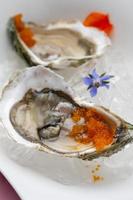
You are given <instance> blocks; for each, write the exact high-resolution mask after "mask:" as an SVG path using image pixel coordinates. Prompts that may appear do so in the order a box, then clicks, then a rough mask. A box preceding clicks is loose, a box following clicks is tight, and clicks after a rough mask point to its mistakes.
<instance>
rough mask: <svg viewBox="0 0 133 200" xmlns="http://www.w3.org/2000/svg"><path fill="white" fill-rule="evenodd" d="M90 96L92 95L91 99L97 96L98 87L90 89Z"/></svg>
mask: <svg viewBox="0 0 133 200" xmlns="http://www.w3.org/2000/svg"><path fill="white" fill-rule="evenodd" d="M90 95H91V97H94V96H96V95H97V88H96V87H92V88H91V89H90Z"/></svg>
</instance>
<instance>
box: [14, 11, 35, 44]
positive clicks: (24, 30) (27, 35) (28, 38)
mask: <svg viewBox="0 0 133 200" xmlns="http://www.w3.org/2000/svg"><path fill="white" fill-rule="evenodd" d="M13 20H14V23H15V26H16V29H17V31H18V32H19V34H20V37H21V39H22V40H23V42H24V43H25V44H26V45H27V46H28V47H33V46H34V45H35V43H36V41H35V40H34V39H33V36H34V35H33V32H32V30H31V29H30V28H28V27H26V26H25V24H24V22H23V21H22V14H18V15H16V16H14V17H13Z"/></svg>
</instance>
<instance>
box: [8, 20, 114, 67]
mask: <svg viewBox="0 0 133 200" xmlns="http://www.w3.org/2000/svg"><path fill="white" fill-rule="evenodd" d="M25 26H26V27H28V28H30V29H31V31H32V32H33V35H34V39H35V41H36V42H35V45H33V47H28V46H27V45H26V44H25V43H24V42H23V40H22V39H21V37H20V34H19V32H18V31H17V28H16V26H15V23H14V18H11V20H10V23H9V27H8V30H9V33H10V38H11V42H12V43H13V45H14V47H15V48H16V50H17V51H18V52H19V53H20V54H21V55H22V56H23V57H24V58H25V59H26V60H27V61H28V63H29V64H30V65H38V64H43V65H45V66H49V67H50V68H56V69H60V68H65V67H66V66H73V67H77V66H79V65H81V64H83V63H85V62H86V61H88V60H90V59H92V58H96V57H99V56H101V55H102V54H103V53H104V52H105V50H106V48H107V47H108V46H110V45H111V41H110V39H109V38H108V36H106V34H105V33H104V32H102V31H99V30H98V29H96V28H92V27H85V26H84V25H83V24H82V23H81V22H80V21H57V22H55V23H49V24H48V25H44V26H43V25H38V24H35V23H25Z"/></svg>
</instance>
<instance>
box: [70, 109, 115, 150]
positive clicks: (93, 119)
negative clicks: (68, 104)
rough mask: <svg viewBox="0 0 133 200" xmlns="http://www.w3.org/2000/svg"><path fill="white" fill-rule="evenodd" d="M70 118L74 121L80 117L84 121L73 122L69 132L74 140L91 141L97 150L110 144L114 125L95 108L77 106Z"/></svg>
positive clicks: (86, 142) (113, 133)
mask: <svg viewBox="0 0 133 200" xmlns="http://www.w3.org/2000/svg"><path fill="white" fill-rule="evenodd" d="M71 118H72V120H73V121H74V122H75V123H77V122H79V121H80V119H81V118H83V119H84V123H83V124H82V125H79V124H75V125H74V126H73V127H72V130H71V132H70V134H69V136H70V137H72V138H74V139H75V141H77V142H79V143H83V144H88V143H90V142H92V143H93V145H94V146H95V148H96V150H97V151H99V150H102V149H104V148H105V147H106V146H108V145H110V144H112V142H113V139H114V135H115V132H116V125H114V124H113V123H109V119H108V118H107V117H106V116H105V115H103V114H101V113H99V112H97V111H96V109H93V108H77V109H75V110H74V111H73V113H72V116H71Z"/></svg>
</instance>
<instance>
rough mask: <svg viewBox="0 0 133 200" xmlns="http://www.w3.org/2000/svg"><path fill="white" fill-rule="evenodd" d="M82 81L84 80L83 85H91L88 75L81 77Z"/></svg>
mask: <svg viewBox="0 0 133 200" xmlns="http://www.w3.org/2000/svg"><path fill="white" fill-rule="evenodd" d="M83 81H84V84H85V85H88V86H90V85H92V82H93V81H92V79H91V78H89V77H85V78H84V79H83Z"/></svg>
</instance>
